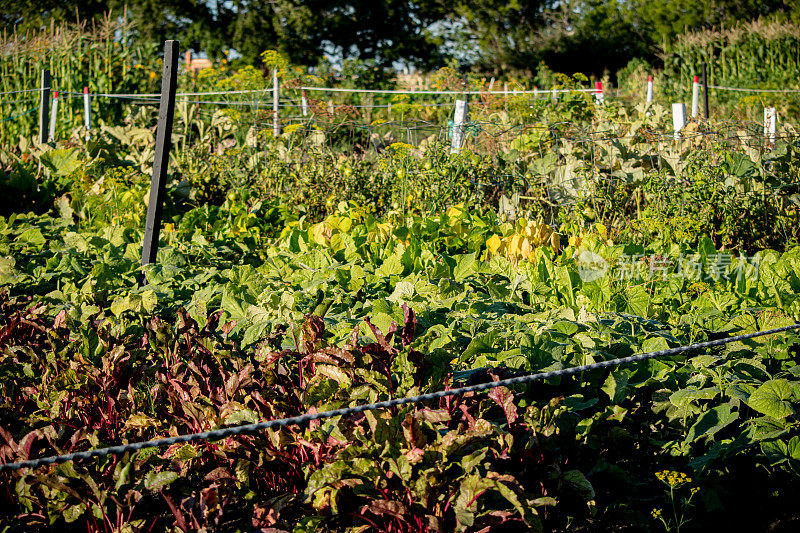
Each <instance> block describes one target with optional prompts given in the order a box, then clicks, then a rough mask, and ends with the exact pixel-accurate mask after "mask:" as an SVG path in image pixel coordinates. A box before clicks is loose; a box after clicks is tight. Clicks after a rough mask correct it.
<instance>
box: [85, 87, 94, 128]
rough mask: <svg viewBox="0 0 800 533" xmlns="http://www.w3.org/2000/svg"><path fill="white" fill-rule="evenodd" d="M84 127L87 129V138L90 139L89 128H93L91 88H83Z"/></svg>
mask: <svg viewBox="0 0 800 533" xmlns="http://www.w3.org/2000/svg"><path fill="white" fill-rule="evenodd" d="M83 127H84V128H85V129H86V140H87V141H88V140H89V130H90V129H92V101H91V96H89V88H88V87H84V88H83Z"/></svg>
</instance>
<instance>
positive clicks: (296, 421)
mask: <svg viewBox="0 0 800 533" xmlns="http://www.w3.org/2000/svg"><path fill="white" fill-rule="evenodd" d="M796 329H800V324H793V325H791V326H784V327H780V328H774V329H769V330H763V331H756V332H754V333H747V334H744V335H736V336H734V337H728V338H724V339H717V340H713V341H707V342H700V343H697V344H690V345H688V346H680V347H677V348H670V349H667V350H659V351H656V352H648V353H643V354H638V355H632V356H630V357H620V358H618V359H609V360H608V361H601V362H599V363H592V364H589V365H581V366H575V367H570V368H565V369H561V370H552V371H549V372H540V373H537V374H529V375H526V376H518V377H514V378H509V379H503V380H499V381H492V382H488V383H480V384H477V385H470V386H466V387H459V388H455V389H449V390H442V391H437V392H432V393H428V394H419V395H416V396H406V397H404V398H395V399H392V400H386V401H382V402H375V403H370V404H366V405H359V406H356V407H345V408H342V409H334V410H332V411H322V412H319V413H308V414H305V415H301V416H294V417H289V418H280V419H276V420H268V421H265V422H258V423H255V424H246V425H241V426H235V427H230V428H223V429H216V430H212V431H203V432H200V433H191V434H187V435H180V436H177V437H168V438H162V439H153V440H149V441H144V442H136V443H131V444H123V445H120V446H110V447H107V448H98V449H94V450H88V451H85V452H76V453H68V454H63V455H54V456H50V457H43V458H40V459H33V460H29V461H19V462H16V463H4V464H0V472H6V471H13V470H19V469H21V468H36V467H39V466H44V465H49V464H59V463H65V462H67V461H76V460H79V459H91V458H95V457H103V456H106V455H120V454H123V453H127V452H135V451H139V450H143V449H146V448H155V447H159V446H171V445H173V444H179V443H182V442H193V441H198V440H211V441H215V440H220V439H224V438H226V437H230V436H234V435H242V434H247V433H254V432H257V431H261V430H264V429H271V428H277V427H285V426H299V425H303V424H306V423H308V422H312V421H314V420H321V419H325V418H332V417H335V416H346V415H351V414H356V413H363V412H365V411H374V410H376V409H385V408H388V407H394V406H397V405H406V404H416V403H420V402H424V401H427V400H436V399H439V398H445V397H447V396H456V395H459V394H466V393H468V392H481V391H486V390H489V389H494V388H497V387H506V386H511V385H521V384H523V383H532V382H534V381H542V380H545V379H548V378H554V377H561V376H571V375H573V374H579V373H581V372H588V371H591V370H598V369H602V368H610V367H614V366H619V365H622V364H626V363H633V362H637V361H646V360H648V359H653V358H656V357H664V356H668V355H678V354H682V353H686V352H690V351H693V350H699V349H702V348H710V347H713V346H721V345H724V344H729V343H732V342H738V341H743V340H747V339H753V338H756V337H762V336H764V335H772V334H775V333H781V332H786V331H792V330H796Z"/></svg>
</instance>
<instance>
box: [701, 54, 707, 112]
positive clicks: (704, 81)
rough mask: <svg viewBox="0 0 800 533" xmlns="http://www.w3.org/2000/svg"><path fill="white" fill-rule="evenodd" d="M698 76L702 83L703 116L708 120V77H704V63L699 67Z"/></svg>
mask: <svg viewBox="0 0 800 533" xmlns="http://www.w3.org/2000/svg"><path fill="white" fill-rule="evenodd" d="M700 76H701V80H702V83H703V115H704V116H705V117H706V120H708V77H707V76H706V62H705V61H703V64H702V65H701V66H700Z"/></svg>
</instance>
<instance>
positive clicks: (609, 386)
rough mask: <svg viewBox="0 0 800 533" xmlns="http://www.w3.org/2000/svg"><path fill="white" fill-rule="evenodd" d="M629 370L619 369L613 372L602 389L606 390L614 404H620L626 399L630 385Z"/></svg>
mask: <svg viewBox="0 0 800 533" xmlns="http://www.w3.org/2000/svg"><path fill="white" fill-rule="evenodd" d="M628 378H629V375H628V371H627V370H617V371H615V372H612V373H611V374H609V375H608V377H607V378H606V381H605V383H603V387H602V390H603V392H605V393H606V394H607V395H608V397H609V399H610V400H611V403H612V404H618V403H620V402H621V401H622V400H624V399H625V397H626V395H627V387H628Z"/></svg>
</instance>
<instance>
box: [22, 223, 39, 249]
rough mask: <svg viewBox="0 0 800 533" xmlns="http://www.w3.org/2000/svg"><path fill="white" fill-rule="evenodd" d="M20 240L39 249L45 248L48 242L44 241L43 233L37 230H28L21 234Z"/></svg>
mask: <svg viewBox="0 0 800 533" xmlns="http://www.w3.org/2000/svg"><path fill="white" fill-rule="evenodd" d="M19 240H21V241H22V242H26V243H28V244H31V245H33V246H35V247H36V248H39V249H41V248H42V247H44V243H45V242H46V241H45V239H44V235H42V232H41V231H39V230H38V229H37V228H29V229H26V230H25V231H23V232H22V233H21V234H20V236H19Z"/></svg>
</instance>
